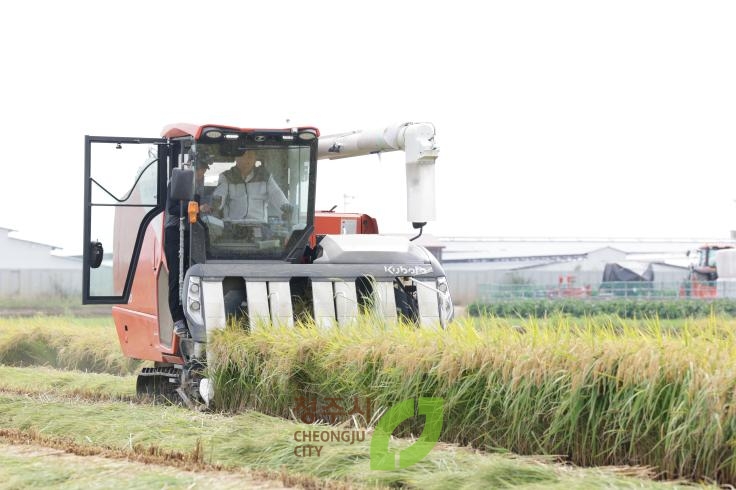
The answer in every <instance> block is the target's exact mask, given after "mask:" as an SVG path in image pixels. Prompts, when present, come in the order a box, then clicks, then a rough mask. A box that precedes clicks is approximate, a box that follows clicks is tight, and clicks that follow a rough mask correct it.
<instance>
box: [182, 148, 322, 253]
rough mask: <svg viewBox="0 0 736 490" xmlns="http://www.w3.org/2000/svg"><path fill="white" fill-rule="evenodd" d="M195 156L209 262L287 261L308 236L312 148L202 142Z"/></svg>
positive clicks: (199, 199)
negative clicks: (289, 255) (277, 259)
mask: <svg viewBox="0 0 736 490" xmlns="http://www.w3.org/2000/svg"><path fill="white" fill-rule="evenodd" d="M190 154H191V155H192V157H193V158H194V165H195V167H196V168H198V169H199V170H198V171H197V172H196V175H197V179H196V180H197V184H196V190H195V194H196V199H198V201H199V209H200V214H199V218H200V223H201V225H202V226H203V228H204V234H205V241H206V244H207V245H206V255H207V259H208V260H209V259H213V260H220V259H226V260H233V259H235V260H238V259H242V260H247V259H261V258H273V259H276V258H283V257H284V256H285V254H286V253H287V252H288V251H289V250H290V249H291V248H292V247H293V246H294V245H295V243H297V242H298V241H299V238H301V236H302V235H303V234H304V233H305V232H306V228H307V225H308V216H309V205H310V196H309V183H310V175H309V174H310V157H311V148H310V146H308V145H303V146H299V145H292V144H290V145H285V144H283V145H272V146H263V145H261V146H252V147H240V148H237V149H236V150H235V151H233V150H232V149H231V148H230V149H224V147H223V146H222V145H218V144H202V143H198V144H196V145H195V146H194V148H193V151H192V152H191V153H190ZM202 163H206V164H207V165H208V168H207V169H206V170H205V169H204V168H203V166H202Z"/></svg>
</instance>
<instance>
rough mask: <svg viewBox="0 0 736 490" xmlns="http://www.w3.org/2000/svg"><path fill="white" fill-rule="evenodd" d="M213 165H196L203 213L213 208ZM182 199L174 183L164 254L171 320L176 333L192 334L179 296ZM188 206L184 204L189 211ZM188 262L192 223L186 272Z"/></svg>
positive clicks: (186, 241)
mask: <svg viewBox="0 0 736 490" xmlns="http://www.w3.org/2000/svg"><path fill="white" fill-rule="evenodd" d="M208 168H210V164H209V162H208V161H206V160H204V159H200V161H198V162H197V163H196V164H195V169H196V170H195V194H194V200H195V201H197V202H200V207H199V210H200V212H201V213H209V212H210V211H211V207H210V204H209V203H207V202H205V199H204V197H203V193H204V174H205V172H206V171H207V169H208ZM180 204H181V201H178V200H174V199H171V184H169V187H168V189H167V194H166V223H165V225H164V253H165V254H166V264H167V265H168V266H169V311H170V312H171V319H172V320H174V333H176V335H178V336H179V337H186V336H188V335H189V330H188V329H187V326H186V322H185V321H184V309H183V308H182V306H181V298H180V297H179V218H180V217H181V206H180ZM186 205H187V203H184V206H185V210H184V212H185V213H186ZM188 261H189V226H188V225H186V224H185V228H184V271H185V272H186V268H187V263H188Z"/></svg>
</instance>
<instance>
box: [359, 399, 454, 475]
mask: <svg viewBox="0 0 736 490" xmlns="http://www.w3.org/2000/svg"><path fill="white" fill-rule="evenodd" d="M442 402H443V400H442V398H419V401H418V404H417V405H418V406H417V414H418V415H424V416H425V417H426V420H425V421H424V430H423V431H422V434H421V435H420V436H419V439H418V440H417V442H415V443H414V444H412V445H411V446H409V447H407V448H406V449H403V450H401V451H399V452H396V451H391V450H389V448H388V444H389V441H390V439H391V433H392V432H393V431H394V429H396V427H398V425H399V424H400V423H402V422H403V421H405V420H408V419H410V418H412V417H414V400H413V399H410V400H404V401H403V402H401V403H399V404H398V405H395V406H394V407H392V408H391V410H389V411H388V412H386V413H385V414H384V415H383V417H381V420H380V421H379V422H378V425H377V426H376V430H375V432H374V433H373V437H372V439H371V469H372V470H395V469H400V468H406V467H408V466H411V465H413V464H414V463H418V462H419V461H421V460H422V459H424V457H425V456H426V455H427V454H429V451H431V450H432V448H433V447H434V446H435V444H437V441H438V440H439V438H440V431H441V430H442V414H443V409H442ZM397 455H398V457H399V461H398V468H397V461H396V456H397Z"/></svg>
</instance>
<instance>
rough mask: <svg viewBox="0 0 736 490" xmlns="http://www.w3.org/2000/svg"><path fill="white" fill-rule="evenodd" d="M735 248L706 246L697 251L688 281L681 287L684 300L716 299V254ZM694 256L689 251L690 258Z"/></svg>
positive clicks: (714, 245) (716, 245) (717, 245)
mask: <svg viewBox="0 0 736 490" xmlns="http://www.w3.org/2000/svg"><path fill="white" fill-rule="evenodd" d="M730 248H733V245H720V244H706V245H703V246H701V247H699V248H698V249H697V250H695V261H694V262H693V263H692V264H690V271H689V273H688V276H687V279H686V280H685V282H684V283H683V284H682V286H681V287H680V297H682V298H715V297H716V291H717V288H716V280H717V279H718V271H717V270H716V254H717V253H718V251H719V250H725V249H730ZM691 255H693V254H692V252H691V251H688V256H691Z"/></svg>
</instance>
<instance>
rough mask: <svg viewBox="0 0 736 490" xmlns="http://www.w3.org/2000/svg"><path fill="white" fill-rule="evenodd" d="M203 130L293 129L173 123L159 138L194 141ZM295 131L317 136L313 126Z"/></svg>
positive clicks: (252, 131) (258, 130)
mask: <svg viewBox="0 0 736 490" xmlns="http://www.w3.org/2000/svg"><path fill="white" fill-rule="evenodd" d="M204 128H220V129H224V130H230V131H234V132H238V133H254V132H261V131H265V132H269V131H276V132H290V131H291V130H292V129H293V128H282V129H255V128H238V127H236V126H227V125H223V124H203V125H201V126H198V125H196V124H190V123H174V124H169V125H166V126H164V129H163V130H161V136H162V137H164V138H180V137H183V136H193V137H194V139H197V140H198V139H199V137H200V136H201V135H202V130H203V129H204ZM296 129H297V131H302V130H305V129H311V130H313V131H316V133H317V136H319V129H317V128H315V127H314V126H299V127H297V128H296Z"/></svg>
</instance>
